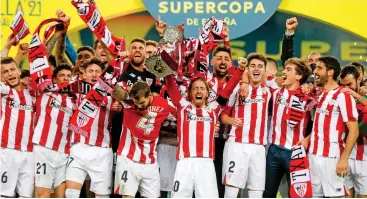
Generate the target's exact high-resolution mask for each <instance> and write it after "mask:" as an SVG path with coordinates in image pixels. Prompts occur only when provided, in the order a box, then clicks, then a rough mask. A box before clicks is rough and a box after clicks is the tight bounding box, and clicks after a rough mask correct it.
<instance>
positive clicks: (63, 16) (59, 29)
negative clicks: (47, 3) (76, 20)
mask: <svg viewBox="0 0 367 199" xmlns="http://www.w3.org/2000/svg"><path fill="white" fill-rule="evenodd" d="M56 16H57V18H58V19H60V20H62V21H63V22H64V24H63V25H60V26H57V28H56V33H57V34H63V33H66V32H67V30H68V27H69V25H70V17H69V16H66V14H65V12H64V11H62V10H60V9H57V10H56Z"/></svg>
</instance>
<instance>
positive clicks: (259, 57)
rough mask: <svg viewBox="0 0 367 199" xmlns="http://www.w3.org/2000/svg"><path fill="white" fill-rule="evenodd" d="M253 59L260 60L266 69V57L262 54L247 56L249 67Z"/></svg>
mask: <svg viewBox="0 0 367 199" xmlns="http://www.w3.org/2000/svg"><path fill="white" fill-rule="evenodd" d="M253 59H258V60H261V61H263V62H264V67H265V68H266V64H267V63H268V61H267V60H266V58H265V57H264V55H262V54H260V53H250V54H249V55H248V56H247V65H248V66H249V65H250V62H251V60H253Z"/></svg>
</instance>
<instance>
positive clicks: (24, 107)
mask: <svg viewBox="0 0 367 199" xmlns="http://www.w3.org/2000/svg"><path fill="white" fill-rule="evenodd" d="M9 107H10V108H14V109H19V110H24V111H31V110H33V107H32V106H30V105H21V104H19V102H17V101H14V100H11V101H10V103H9Z"/></svg>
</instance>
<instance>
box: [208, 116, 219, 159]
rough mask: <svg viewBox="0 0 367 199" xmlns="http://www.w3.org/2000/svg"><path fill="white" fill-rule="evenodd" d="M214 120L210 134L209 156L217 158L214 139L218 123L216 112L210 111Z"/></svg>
mask: <svg viewBox="0 0 367 199" xmlns="http://www.w3.org/2000/svg"><path fill="white" fill-rule="evenodd" d="M209 114H210V117H211V118H212V119H213V122H211V123H210V135H209V158H212V159H215V151H214V149H215V141H214V130H215V124H216V123H217V117H216V115H215V113H214V112H211V113H209Z"/></svg>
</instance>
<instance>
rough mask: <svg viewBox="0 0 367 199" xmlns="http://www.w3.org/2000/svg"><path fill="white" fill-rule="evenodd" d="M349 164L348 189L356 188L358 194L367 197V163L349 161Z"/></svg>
mask: <svg viewBox="0 0 367 199" xmlns="http://www.w3.org/2000/svg"><path fill="white" fill-rule="evenodd" d="M348 163H349V172H348V173H349V175H348V178H347V187H348V189H351V188H353V187H354V189H355V190H356V192H357V193H358V194H361V195H367V161H366V160H365V161H361V160H353V159H349V162H348Z"/></svg>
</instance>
